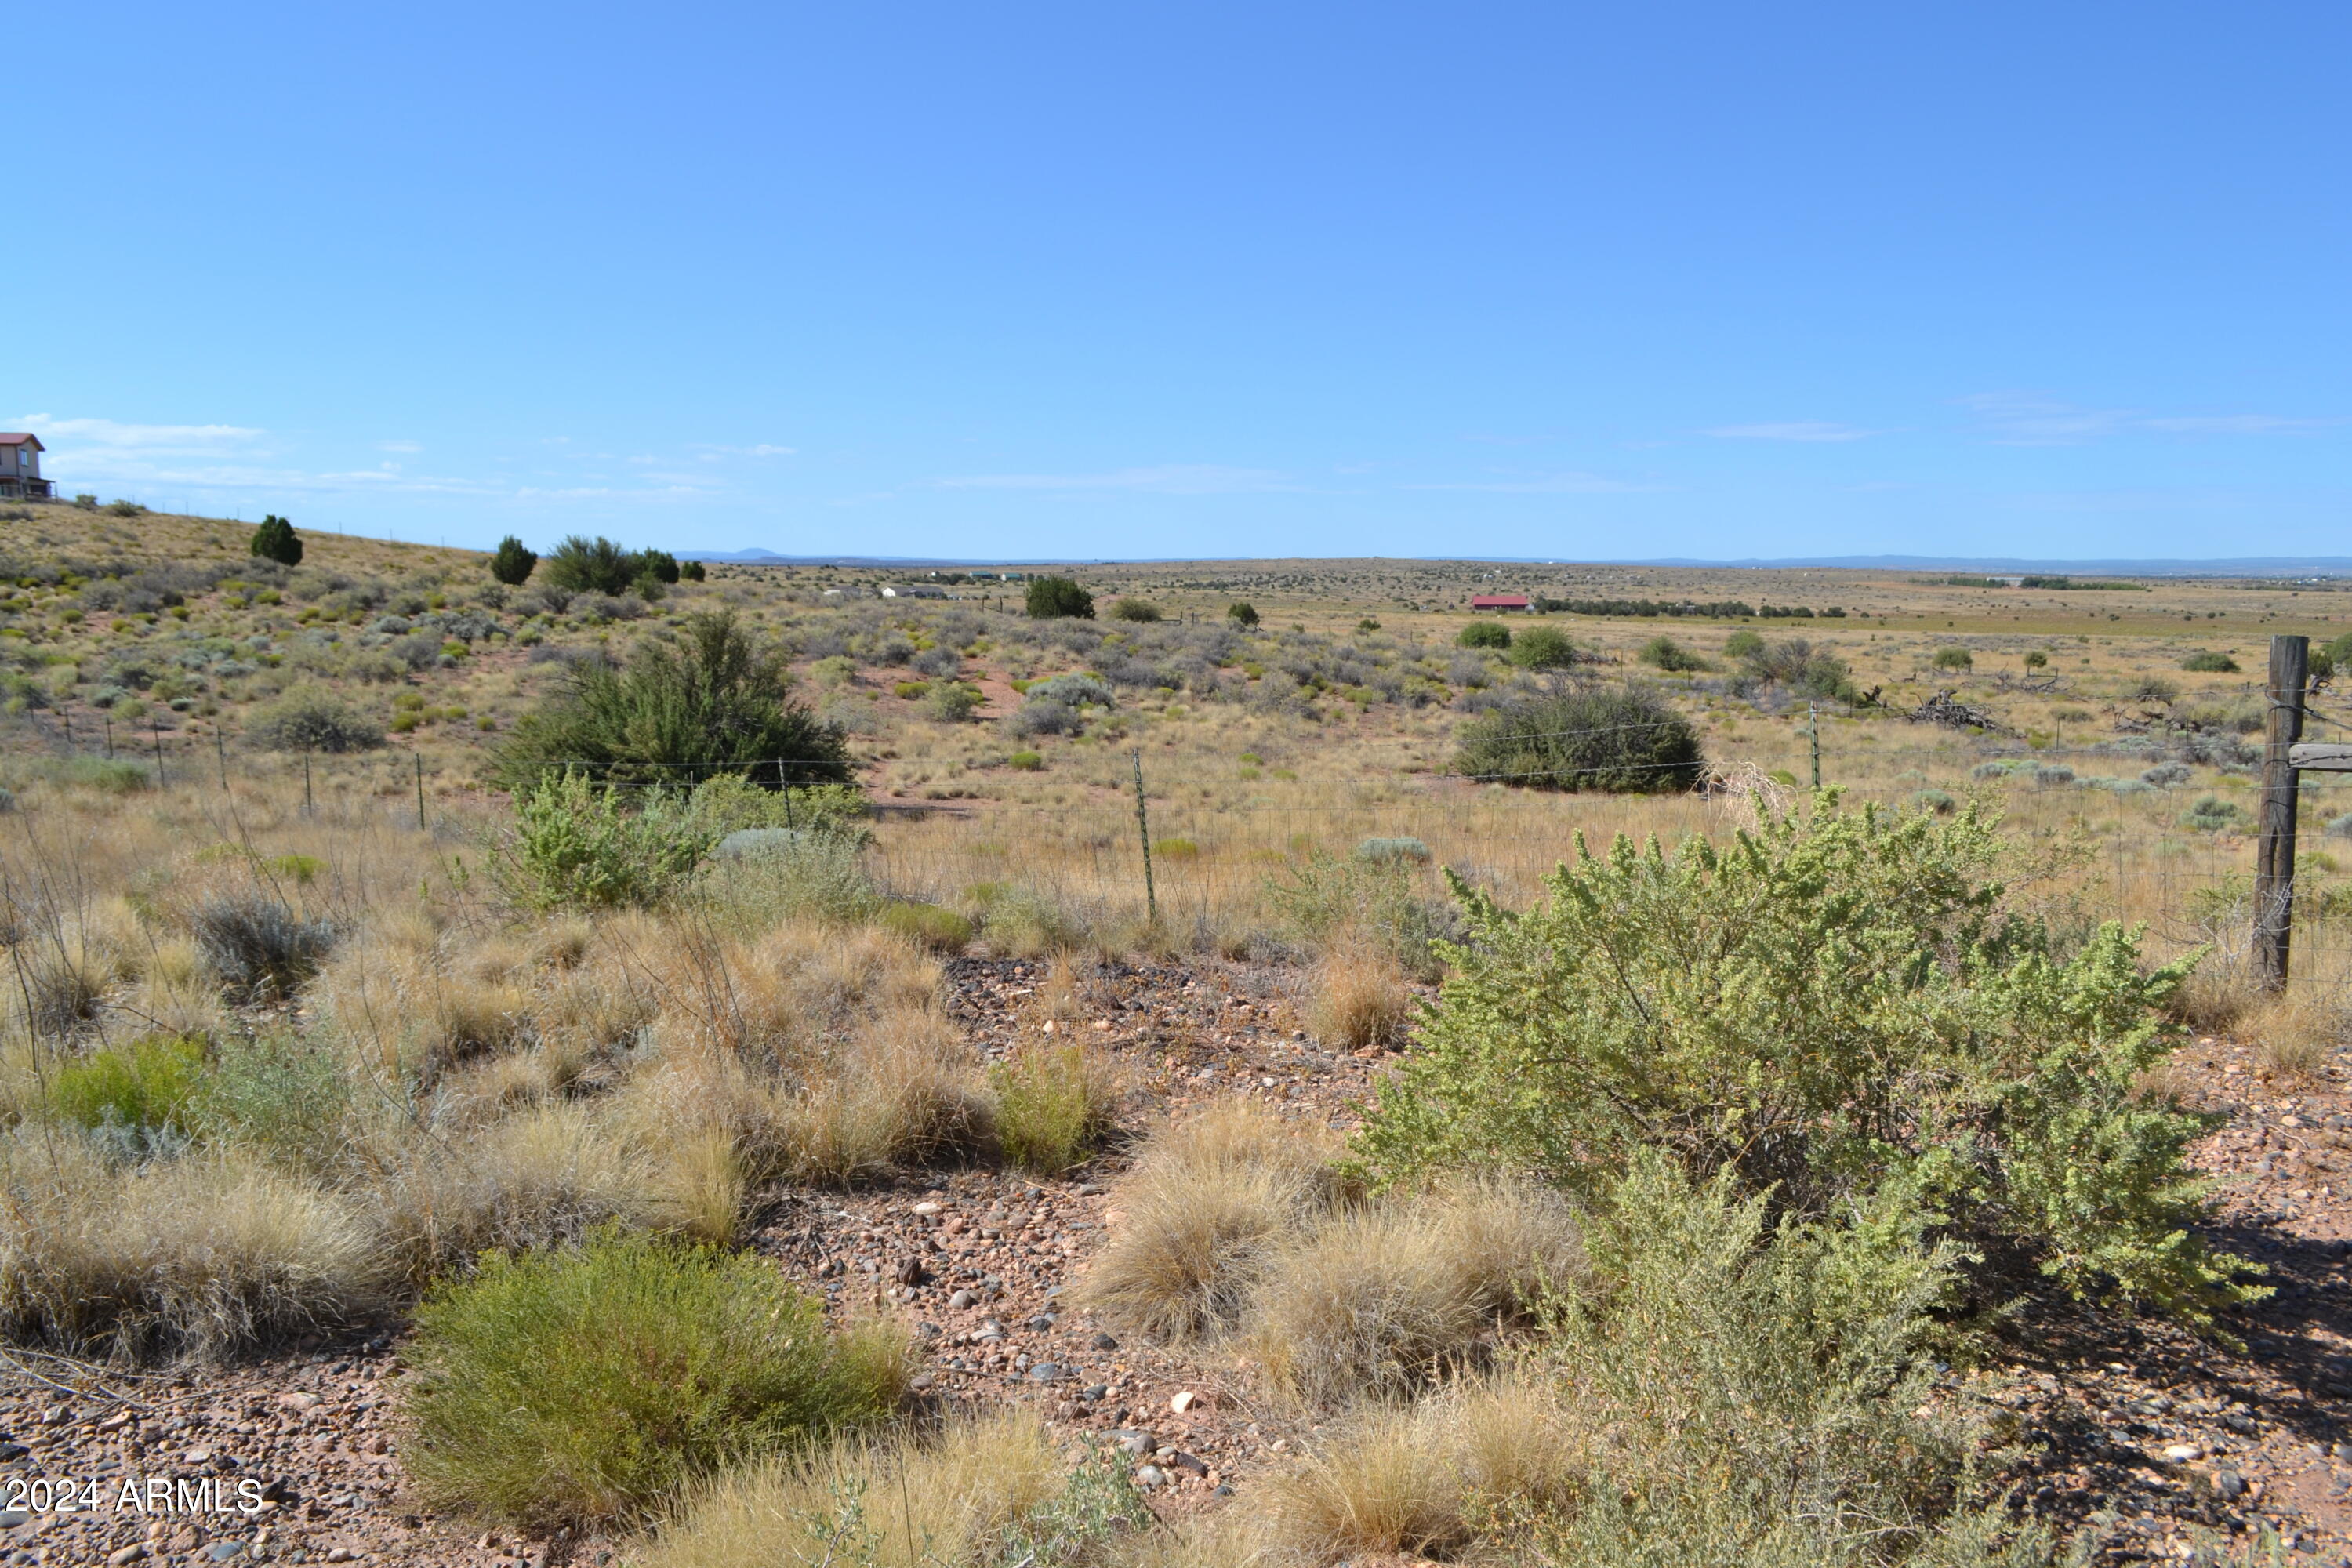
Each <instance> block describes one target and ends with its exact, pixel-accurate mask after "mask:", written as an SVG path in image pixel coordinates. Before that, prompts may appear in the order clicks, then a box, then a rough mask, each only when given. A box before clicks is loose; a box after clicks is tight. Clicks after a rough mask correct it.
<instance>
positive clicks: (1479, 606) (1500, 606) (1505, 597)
mask: <svg viewBox="0 0 2352 1568" xmlns="http://www.w3.org/2000/svg"><path fill="white" fill-rule="evenodd" d="M1470 607H1471V608H1472V609H1474V610H1524V609H1526V608H1527V607H1528V596H1527V595H1525V594H1479V595H1475V596H1474V597H1473V598H1472V599H1471V601H1470Z"/></svg>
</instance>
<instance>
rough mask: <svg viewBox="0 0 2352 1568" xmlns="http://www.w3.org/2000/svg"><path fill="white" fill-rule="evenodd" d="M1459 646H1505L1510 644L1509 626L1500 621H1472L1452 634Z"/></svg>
mask: <svg viewBox="0 0 2352 1568" xmlns="http://www.w3.org/2000/svg"><path fill="white" fill-rule="evenodd" d="M1454 643H1455V645H1456V646H1458V647H1491V648H1506V647H1510V646H1511V628H1510V627H1508V626H1505V625H1504V624H1503V623H1502V622H1500V621H1472V622H1471V623H1470V624H1469V625H1468V626H1464V627H1463V628H1462V629H1461V630H1460V631H1458V632H1456V633H1454Z"/></svg>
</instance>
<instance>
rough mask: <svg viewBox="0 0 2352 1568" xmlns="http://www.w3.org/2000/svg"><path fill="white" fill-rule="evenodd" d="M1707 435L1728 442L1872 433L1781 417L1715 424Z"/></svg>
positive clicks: (1860, 436) (1835, 437)
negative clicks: (1745, 423)
mask: <svg viewBox="0 0 2352 1568" xmlns="http://www.w3.org/2000/svg"><path fill="white" fill-rule="evenodd" d="M1707 434H1708V435H1710V436H1719V437H1723V438H1724V439H1725V440H1728V441H1860V440H1862V439H1864V438H1865V437H1869V436H1872V435H1874V434H1876V432H1874V431H1870V430H1864V429H1863V428H1862V427H1861V426H1855V425H1838V424H1833V423H1832V422H1831V421H1829V420H1826V419H1782V420H1777V421H1769V422H1767V423H1765V424H1761V425H1719V426H1716V428H1714V429H1712V430H1709V431H1708V432H1707Z"/></svg>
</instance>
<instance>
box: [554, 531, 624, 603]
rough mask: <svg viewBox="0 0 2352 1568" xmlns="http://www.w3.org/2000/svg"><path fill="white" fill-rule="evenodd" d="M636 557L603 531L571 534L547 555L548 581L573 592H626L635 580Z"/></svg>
mask: <svg viewBox="0 0 2352 1568" xmlns="http://www.w3.org/2000/svg"><path fill="white" fill-rule="evenodd" d="M637 571H638V561H637V557H636V556H635V554H634V553H633V552H629V551H626V550H624V549H622V548H621V547H620V546H619V545H617V544H615V543H614V542H612V541H611V540H609V539H607V538H605V537H604V535H603V534H601V533H600V534H598V535H597V536H596V537H595V538H593V539H586V538H583V537H582V536H581V535H579V534H576V533H575V534H572V536H570V537H569V538H567V539H565V540H564V541H562V542H561V543H559V544H558V545H556V547H555V549H554V551H553V552H552V553H551V554H550V555H549V556H548V557H547V581H548V584H550V585H551V586H552V587H557V588H562V589H566V590H568V591H570V592H572V593H574V594H589V593H595V594H625V593H627V592H628V591H629V585H630V584H632V583H634V582H635V580H636V576H637Z"/></svg>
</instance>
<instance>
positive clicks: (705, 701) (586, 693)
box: [498, 611, 849, 788]
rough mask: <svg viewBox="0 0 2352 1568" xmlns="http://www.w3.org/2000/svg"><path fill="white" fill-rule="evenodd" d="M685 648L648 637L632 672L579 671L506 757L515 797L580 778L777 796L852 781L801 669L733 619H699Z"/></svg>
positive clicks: (524, 723) (690, 622)
mask: <svg viewBox="0 0 2352 1568" xmlns="http://www.w3.org/2000/svg"><path fill="white" fill-rule="evenodd" d="M680 631H681V636H680V637H679V638H678V645H677V647H670V646H667V645H666V644H664V643H662V642H659V641H656V640H651V639H648V640H646V641H645V642H641V643H639V644H638V645H637V647H636V649H635V652H634V653H633V654H632V655H631V656H630V659H629V663H628V665H627V667H626V668H619V669H615V668H613V667H612V666H610V665H606V664H604V663H601V662H595V663H583V664H579V665H575V666H574V667H573V668H572V671H571V674H570V676H569V677H568V678H567V679H566V682H565V685H564V687H563V689H562V691H560V692H559V693H558V694H557V695H556V697H555V698H554V700H552V701H551V702H550V703H549V704H548V705H547V706H545V707H543V708H541V709H540V710H537V711H534V712H531V713H529V714H526V715H524V717H523V718H522V719H521V720H520V721H519V722H517V724H516V725H515V727H514V731H513V732H512V734H511V735H510V736H509V739H508V741H507V743H506V744H505V745H504V746H503V747H501V748H500V750H499V764H498V765H499V776H500V778H501V780H502V781H503V782H504V783H505V784H507V785H508V787H509V788H521V787H525V786H527V785H529V784H531V783H533V782H534V781H536V780H537V779H538V778H539V777H540V776H541V774H543V773H550V772H559V771H562V770H563V769H566V768H577V769H580V770H582V771H583V772H585V773H589V774H590V775H591V776H593V777H594V778H596V779H598V780H599V781H602V782H605V783H610V784H643V785H662V786H677V787H681V788H682V787H687V786H690V785H692V784H695V783H696V782H698V780H701V779H705V778H709V776H711V775H712V774H713V773H740V774H742V775H743V776H745V777H746V778H748V779H750V780H751V782H752V783H754V784H761V785H762V786H765V787H768V788H780V787H782V786H783V785H785V784H792V785H795V786H807V785H813V784H846V783H848V782H849V752H848V748H847V746H846V744H845V741H844V738H843V736H842V732H841V731H839V730H838V729H836V728H835V727H834V726H833V725H831V724H827V723H824V722H823V721H820V720H819V719H817V717H816V716H815V715H814V713H812V712H810V711H809V710H808V708H807V707H806V706H805V705H803V704H802V703H801V702H799V701H796V700H794V699H793V677H792V667H791V663H790V661H789V660H788V659H787V658H786V657H785V655H784V653H783V651H782V649H780V648H775V647H760V646H758V645H757V644H755V643H754V642H753V641H752V639H751V635H750V633H748V632H747V631H745V630H744V628H743V627H742V626H740V624H739V623H738V622H737V621H736V619H735V616H734V615H733V613H732V612H729V611H721V612H719V613H717V614H706V615H695V616H688V617H687V618H686V620H685V621H684V622H683V623H682V625H681V627H680Z"/></svg>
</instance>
